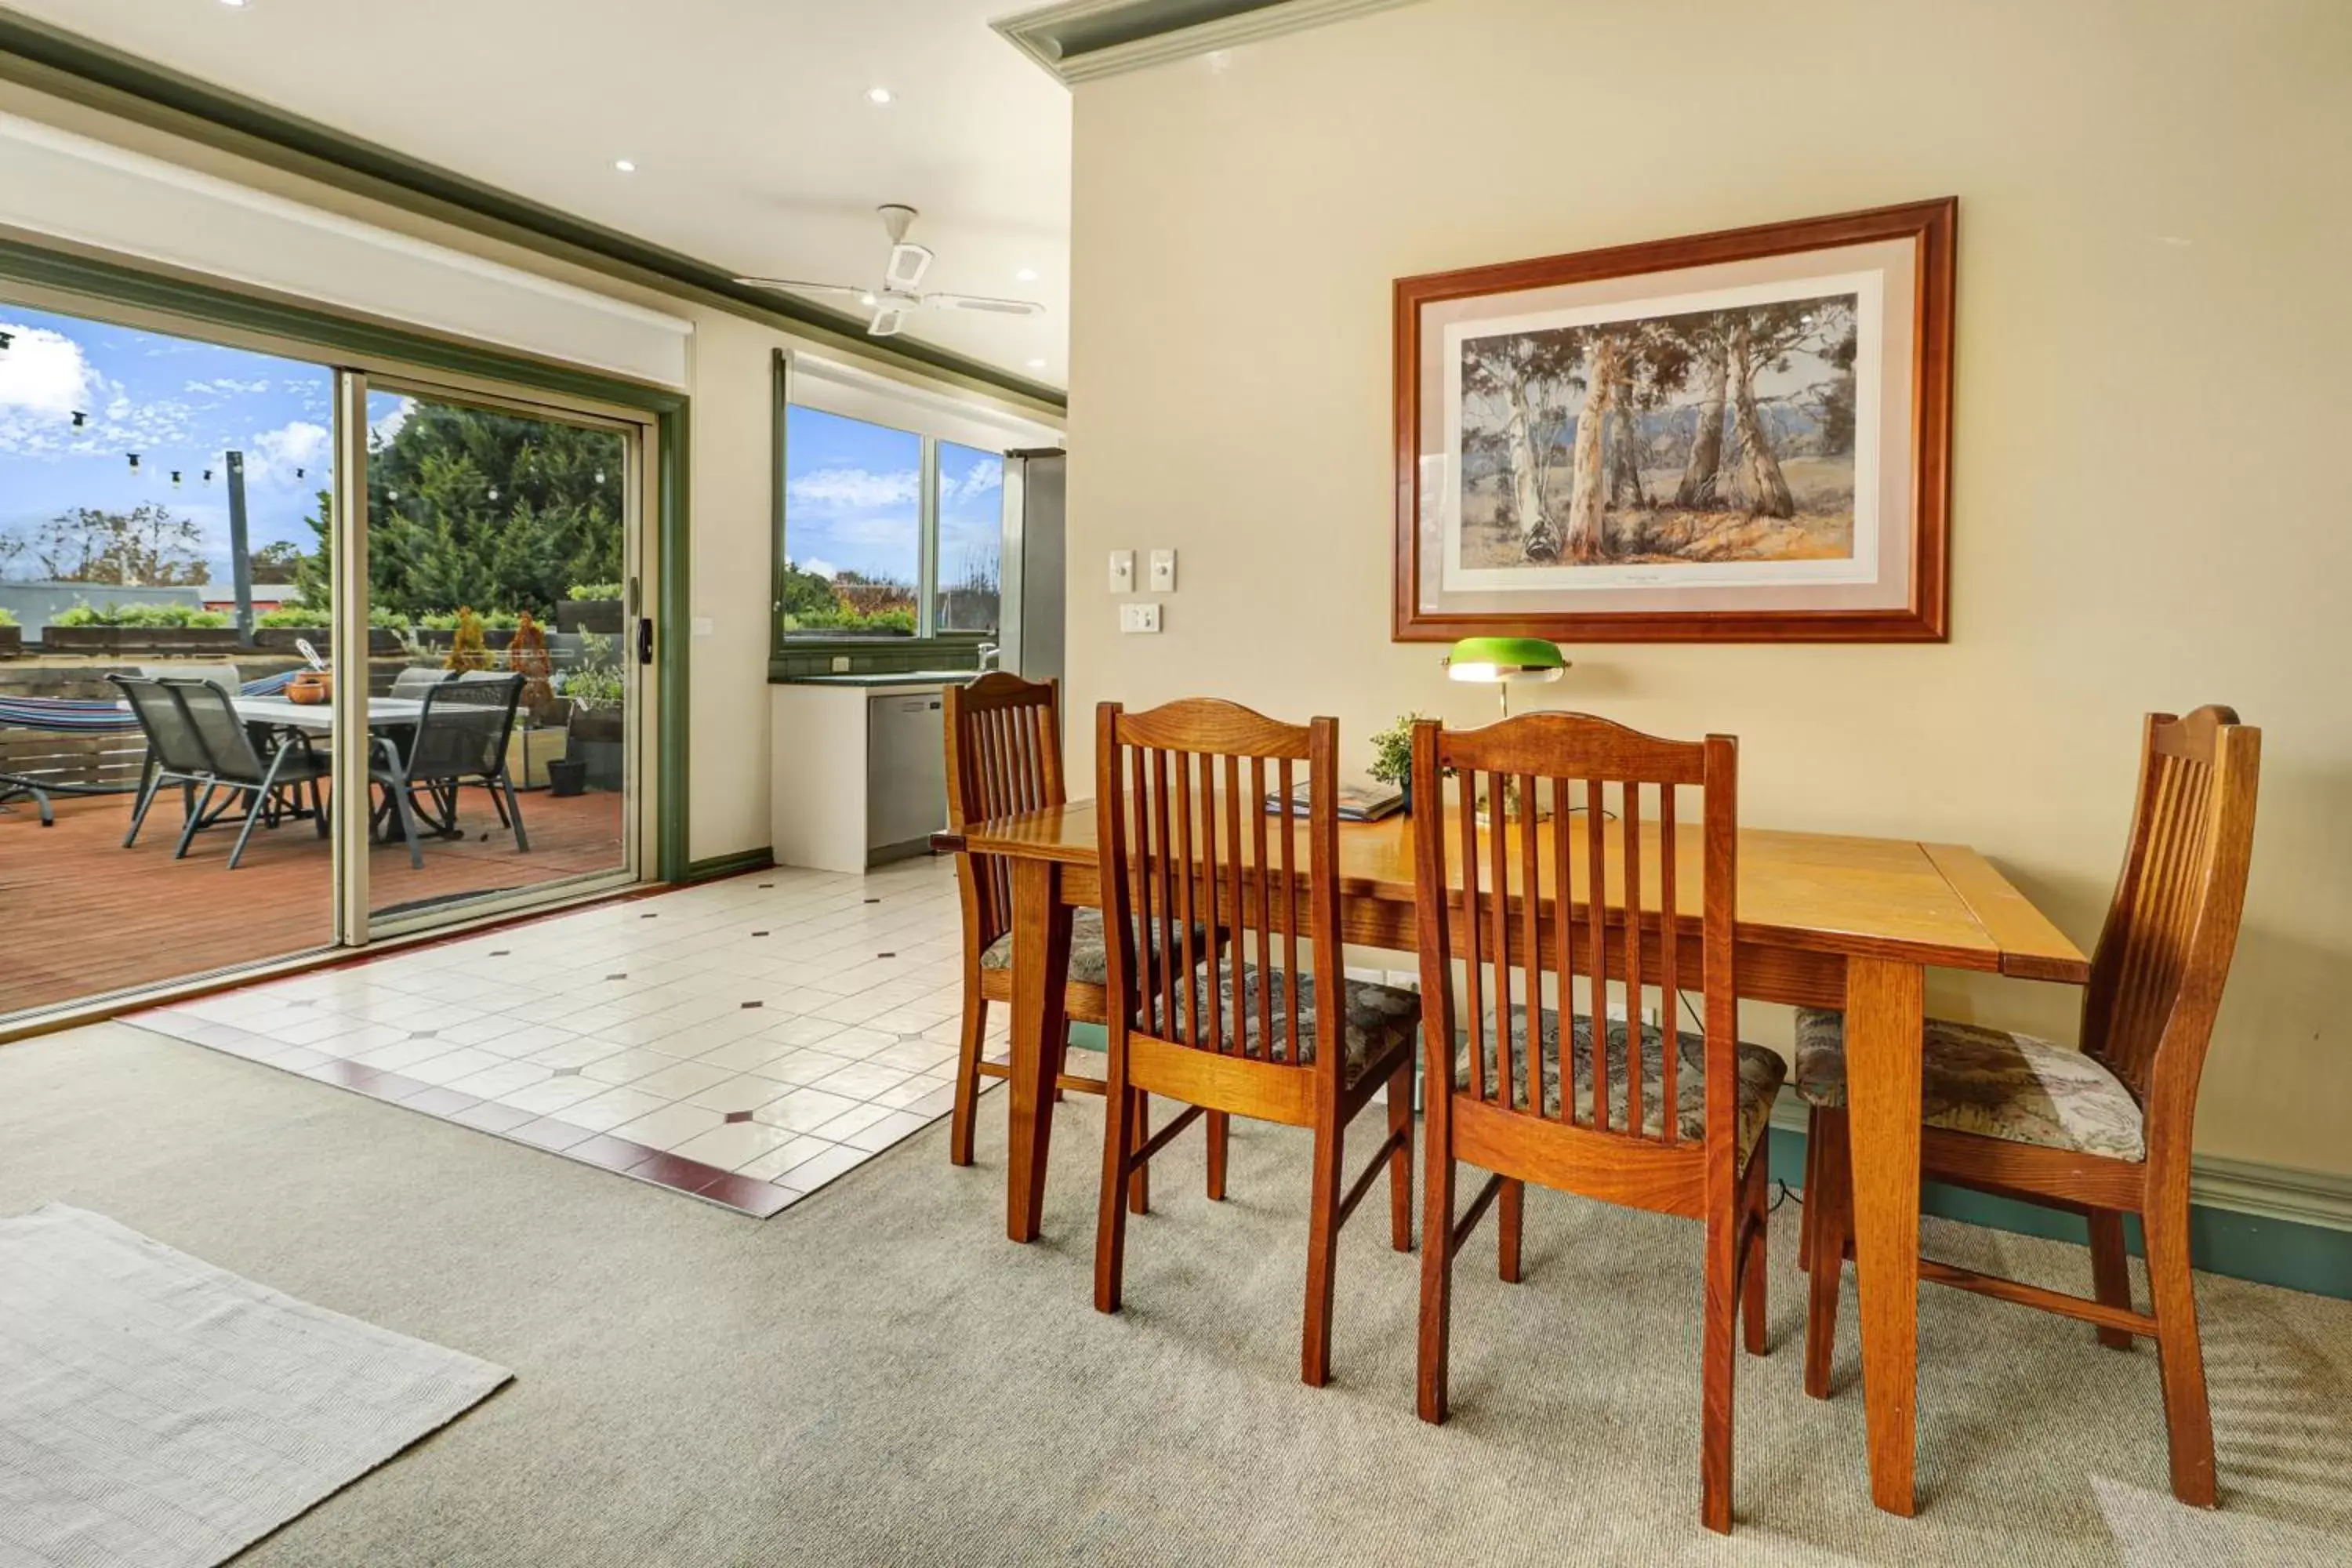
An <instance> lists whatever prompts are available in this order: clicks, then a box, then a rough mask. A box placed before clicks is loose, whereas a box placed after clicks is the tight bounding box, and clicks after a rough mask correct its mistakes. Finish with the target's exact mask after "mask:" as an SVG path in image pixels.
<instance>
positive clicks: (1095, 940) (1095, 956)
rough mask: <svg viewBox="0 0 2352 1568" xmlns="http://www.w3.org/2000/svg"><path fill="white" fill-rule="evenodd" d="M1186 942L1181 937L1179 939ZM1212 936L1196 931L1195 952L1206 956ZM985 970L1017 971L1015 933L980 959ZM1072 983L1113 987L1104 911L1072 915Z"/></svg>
mask: <svg viewBox="0 0 2352 1568" xmlns="http://www.w3.org/2000/svg"><path fill="white" fill-rule="evenodd" d="M1176 940H1177V941H1178V942H1182V941H1183V938H1182V937H1181V936H1179V937H1178V938H1177V939H1176ZM1208 940H1209V939H1208V932H1207V931H1206V930H1205V929H1203V928H1202V927H1200V926H1194V927H1193V928H1192V941H1193V949H1192V951H1193V952H1197V953H1201V954H1202V955H1203V956H1205V955H1206V954H1207V952H1208ZM980 966H981V967H982V969H1010V968H1012V967H1013V933H1012V932H1011V931H1006V932H1005V933H1004V934H1003V936H1000V937H998V938H997V939H996V940H995V941H994V942H990V943H989V944H988V947H987V949H986V950H985V951H984V952H982V953H981V955H980ZM1070 980H1071V983H1072V984H1077V985H1108V984H1110V955H1109V954H1108V952H1105V951H1104V942H1103V918H1102V911H1101V910H1088V909H1078V910H1072V911H1071V912H1070Z"/></svg>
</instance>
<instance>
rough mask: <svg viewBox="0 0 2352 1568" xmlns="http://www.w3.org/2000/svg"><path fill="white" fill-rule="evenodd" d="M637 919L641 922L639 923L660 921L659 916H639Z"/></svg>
mask: <svg viewBox="0 0 2352 1568" xmlns="http://www.w3.org/2000/svg"><path fill="white" fill-rule="evenodd" d="M637 919H639V920H641V921H657V920H659V919H661V916H659V915H639V916H638V917H637Z"/></svg>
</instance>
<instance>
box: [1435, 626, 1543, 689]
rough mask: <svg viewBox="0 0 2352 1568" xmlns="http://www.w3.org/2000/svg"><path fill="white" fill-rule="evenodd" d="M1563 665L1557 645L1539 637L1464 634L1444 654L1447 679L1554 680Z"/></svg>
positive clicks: (1482, 681)
mask: <svg viewBox="0 0 2352 1568" xmlns="http://www.w3.org/2000/svg"><path fill="white" fill-rule="evenodd" d="M1566 668H1568V660H1567V659H1566V658H1562V657H1561V656H1560V651H1559V644H1558V643H1555V642H1547V641H1546V640H1545V639H1543V638H1542V637H1464V638H1463V639H1462V640H1461V641H1460V642H1458V643H1455V644H1454V647H1453V648H1452V650H1451V651H1449V652H1448V653H1447V654H1446V656H1445V673H1446V675H1447V676H1448V677H1449V678H1451V679H1454V680H1469V681H1476V682H1479V683H1481V684H1495V683H1498V682H1501V681H1506V680H1558V679H1559V677H1560V672H1561V671H1562V670H1564V669H1566Z"/></svg>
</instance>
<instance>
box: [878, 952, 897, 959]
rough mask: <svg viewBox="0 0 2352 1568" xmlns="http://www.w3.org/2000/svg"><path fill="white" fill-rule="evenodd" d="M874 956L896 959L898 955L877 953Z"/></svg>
mask: <svg viewBox="0 0 2352 1568" xmlns="http://www.w3.org/2000/svg"><path fill="white" fill-rule="evenodd" d="M874 956H875V957H877V958H896V957H898V954H897V953H895V952H877V953H876V954H875V955H874Z"/></svg>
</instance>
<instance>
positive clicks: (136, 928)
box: [0, 300, 656, 1035]
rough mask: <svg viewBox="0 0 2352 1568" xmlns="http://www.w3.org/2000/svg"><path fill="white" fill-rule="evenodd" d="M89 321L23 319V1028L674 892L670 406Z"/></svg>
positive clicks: (13, 548)
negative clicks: (667, 607)
mask: <svg viewBox="0 0 2352 1568" xmlns="http://www.w3.org/2000/svg"><path fill="white" fill-rule="evenodd" d="M73 303H74V304H75V305H76V306H77V308H76V309H73V310H66V309H62V308H59V307H58V305H57V304H55V303H53V302H48V301H44V302H43V303H42V304H40V305H38V306H37V305H36V304H34V303H30V302H11V301H8V300H0V910H5V921H0V927H5V930H0V1035H5V1031H6V1030H7V1029H8V1028H9V1027H10V1026H13V1025H14V1024H16V1023H17V1022H20V1021H23V1020H25V1019H27V1018H33V1017H37V1016H43V1015H47V1014H49V1013H52V1012H57V1011H60V1010H70V1009H76V1008H79V1007H83V1006H86V1005H92V1004H105V1003H107V1002H108V1001H109V999H110V998H113V997H116V996H119V995H122V994H128V993H134V992H142V991H148V990H152V989H153V988H155V987H159V986H165V985H170V984H175V983H180V982H185V981H194V980H203V979H209V978H211V977H213V976H215V975H220V974H224V973H236V972H237V971H240V970H245V969H250V968H254V967H257V966H262V965H267V964H270V963H277V962H280V961H284V960H288V959H292V958H299V957H301V956H303V955H305V954H310V953H316V952H326V951H331V950H332V949H334V948H336V947H338V946H346V947H348V946H359V945H363V944H365V943H366V942H370V941H372V940H376V939H379V938H383V937H387V936H393V935H404V934H409V933H413V932H417V931H428V930H431V929H434V928H436V927H439V926H445V925H449V924H453V923H457V922H459V921H468V920H474V919H478V918H483V917H487V916H490V915H495V914H499V913H504V912H508V911H509V910H520V909H524V908H529V907H531V906H533V905H536V904H544V903H551V902H554V901H559V900H566V899H571V898H575V897H583V896H589V895H593V894H595V893H598V892H601V891H604V890H608V889H614V888H617V887H620V886H622V885H625V884H626V883H628V882H630V881H632V880H634V879H636V878H637V876H638V875H639V874H640V870H641V868H651V867H652V865H653V864H654V861H655V857H654V855H653V853H652V850H651V845H650V844H649V843H648V842H646V838H645V835H644V832H643V828H642V826H641V818H643V817H648V816H649V814H648V813H645V812H642V811H641V809H640V808H641V803H642V802H643V801H644V800H645V799H646V797H647V795H648V794H649V792H648V790H647V789H646V788H645V787H643V785H642V784H641V781H644V780H647V779H649V774H648V773H647V772H646V771H645V770H641V769H640V767H639V765H638V762H637V757H638V752H639V742H640V735H641V733H642V732H644V731H645V729H646V726H645V725H644V723H643V721H644V720H645V719H646V717H647V716H648V713H649V706H650V705H649V700H647V699H649V698H650V696H651V692H652V686H653V683H652V681H651V680H650V679H646V678H647V677H649V676H650V673H651V667H650V664H649V660H650V658H651V655H652V637H651V635H650V634H651V629H652V628H651V626H650V623H649V622H648V621H646V619H645V618H644V617H646V616H649V615H650V613H651V610H650V601H649V597H648V595H649V589H650V574H649V563H648V558H647V553H646V548H645V544H644V540H643V535H644V533H645V531H646V528H645V520H646V517H647V516H648V515H649V514H651V513H652V512H653V511H654V510H656V496H655V494H654V491H653V489H652V486H651V483H650V478H649V470H650V468H651V467H652V464H651V462H650V458H651V456H652V454H653V453H654V451H655V450H656V424H655V420H654V417H653V416H649V415H646V414H643V413H639V412H636V411H634V410H632V409H629V408H627V407H623V406H616V405H604V404H599V403H593V402H587V401H575V400H566V399H560V398H556V397H552V396H541V395H539V394H537V393H536V392H534V391H533V390H531V389H530V388H528V387H524V386H520V385H512V384H494V383H487V382H475V381H467V382H465V383H463V384H457V383H442V382H436V381H429V380H426V379H423V378H421V377H415V376H412V375H411V374H408V373H407V371H406V370H405V369H404V368H401V367H395V366H391V365H362V366H355V365H352V364H348V363H346V364H345V365H343V366H341V368H336V367H332V366H331V365H330V364H329V363H324V362H325V361H326V360H327V359H328V357H329V356H328V355H327V354H326V353H323V352H321V353H319V354H318V356H317V357H316V358H309V359H306V358H305V357H303V355H304V353H305V345H304V344H302V343H300V342H289V341H286V340H282V339H276V338H266V337H261V336H258V335H256V334H240V333H236V332H234V331H226V330H224V331H223V332H222V334H221V335H222V337H223V338H225V339H235V340H237V341H236V342H226V341H213V340H212V339H209V338H207V337H205V336H204V335H202V334H203V333H204V332H205V331H206V329H205V326H204V325H203V324H202V323H195V322H184V321H178V320H177V319H175V318H158V317H152V316H142V315H141V314H139V313H137V312H133V311H126V312H125V317H126V319H124V320H121V321H114V320H108V319H104V318H103V317H102V316H100V315H99V314H84V313H82V311H81V310H80V309H79V308H78V307H79V303H80V302H79V301H75V302H73ZM641 693H642V697H641Z"/></svg>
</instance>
